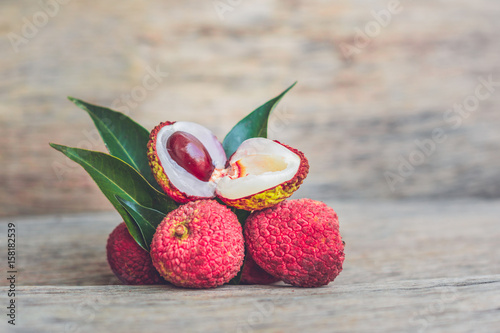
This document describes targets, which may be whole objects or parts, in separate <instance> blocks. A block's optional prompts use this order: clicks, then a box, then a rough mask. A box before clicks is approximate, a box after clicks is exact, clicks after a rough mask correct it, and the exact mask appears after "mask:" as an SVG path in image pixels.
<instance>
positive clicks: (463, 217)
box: [0, 201, 500, 332]
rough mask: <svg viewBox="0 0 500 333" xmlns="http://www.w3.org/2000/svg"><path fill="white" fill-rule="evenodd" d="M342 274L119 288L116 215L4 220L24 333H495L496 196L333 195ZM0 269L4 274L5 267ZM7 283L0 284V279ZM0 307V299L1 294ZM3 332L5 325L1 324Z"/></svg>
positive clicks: (499, 234) (0, 223)
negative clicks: (13, 251) (314, 280)
mask: <svg viewBox="0 0 500 333" xmlns="http://www.w3.org/2000/svg"><path fill="white" fill-rule="evenodd" d="M329 204H330V205H331V206H332V207H334V208H335V209H336V210H337V212H338V214H339V216H340V225H341V232H342V235H343V238H344V240H345V241H346V244H347V246H346V261H345V264H344V271H343V272H342V273H341V274H340V276H339V277H338V278H337V279H336V280H335V281H334V282H333V283H331V284H330V285H328V286H326V287H322V288H316V289H304V288H294V287H291V286H286V285H284V284H276V285H272V286H223V287H220V288H217V289H212V290H189V289H182V288H175V287H173V286H169V285H164V286H122V285H118V281H117V279H116V278H115V277H113V275H112V273H111V272H110V270H109V268H108V265H107V263H106V257H105V242H106V238H107V235H108V233H109V232H110V231H111V230H112V229H113V228H114V226H115V225H116V224H118V223H119V217H118V215H117V214H115V213H100V214H85V215H83V214H80V215H61V216H45V217H33V218H16V219H14V218H11V219H3V220H0V228H1V233H0V247H2V248H5V245H6V244H5V241H6V229H7V228H6V224H7V223H9V222H13V223H15V224H16V229H17V253H18V263H17V264H18V271H19V273H18V275H17V281H16V283H17V295H16V296H17V297H16V304H17V309H18V312H17V314H18V316H17V323H18V325H16V329H18V331H21V332H32V331H37V332H109V331H117V330H119V331H123V332H137V331H140V330H141V329H144V328H145V327H147V329H148V330H150V331H164V330H168V331H170V330H180V331H187V332H221V331H227V332H268V331H271V332H304V331H315V332H316V331H318V332H329V331H332V330H335V331H338V332H401V331H405V332H424V331H449V332H471V331H474V332H493V331H495V330H497V327H500V293H499V292H498V290H499V288H500V263H499V261H498V258H500V253H499V251H500V250H499V248H498V245H497V243H498V239H500V224H499V223H498V216H500V205H499V202H497V201H477V202H465V201H437V202H396V203H394V202H392V203H388V202H378V203H374V202H360V201H357V202H329ZM1 269H2V276H4V275H5V274H6V273H5V271H6V269H5V266H3V265H2V267H1ZM0 284H1V285H4V286H5V285H7V280H6V279H3V278H2V279H0ZM1 297H2V302H4V299H5V302H6V301H7V298H6V294H2V295H1ZM4 327H5V328H6V329H8V328H9V327H8V326H7V324H6V321H3V322H1V323H0V328H1V329H0V331H2V332H3V328H4Z"/></svg>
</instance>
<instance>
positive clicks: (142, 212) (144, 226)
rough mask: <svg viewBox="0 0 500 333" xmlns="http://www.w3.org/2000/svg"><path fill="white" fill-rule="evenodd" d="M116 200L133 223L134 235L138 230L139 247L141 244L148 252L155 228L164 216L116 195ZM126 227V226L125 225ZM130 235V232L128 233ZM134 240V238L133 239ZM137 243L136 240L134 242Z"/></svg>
mask: <svg viewBox="0 0 500 333" xmlns="http://www.w3.org/2000/svg"><path fill="white" fill-rule="evenodd" d="M116 199H117V200H118V202H120V204H121V205H122V206H123V208H124V209H125V210H126V211H127V212H128V213H129V214H130V216H132V218H133V219H134V221H135V223H136V224H135V225H133V226H131V228H132V229H133V230H134V233H136V232H137V229H136V228H135V227H137V228H138V229H139V232H140V235H141V236H142V237H141V241H140V242H139V241H138V242H137V243H138V244H139V245H141V243H143V244H144V245H145V246H142V245H141V246H142V247H143V248H144V249H145V250H146V251H148V252H149V249H150V246H151V241H152V240H153V236H154V234H155V232H156V228H157V227H158V225H159V224H160V222H161V221H163V219H164V218H165V215H166V214H163V213H162V212H159V211H157V210H155V209H152V208H148V207H145V206H142V205H140V204H138V203H137V202H132V201H128V200H125V199H123V198H122V197H120V196H119V195H116ZM127 227H128V224H127ZM129 230H130V228H129ZM130 234H132V232H130ZM134 239H135V237H134ZM136 241H137V240H136Z"/></svg>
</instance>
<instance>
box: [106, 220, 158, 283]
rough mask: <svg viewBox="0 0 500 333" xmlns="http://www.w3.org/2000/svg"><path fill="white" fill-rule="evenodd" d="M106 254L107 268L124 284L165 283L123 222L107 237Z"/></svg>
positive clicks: (147, 254) (146, 253)
mask: <svg viewBox="0 0 500 333" xmlns="http://www.w3.org/2000/svg"><path fill="white" fill-rule="evenodd" d="M106 252H107V257H108V263H109V267H111V270H112V271H113V273H114V274H115V275H116V277H117V278H118V279H119V280H120V281H121V282H123V283H124V284H137V285H140V284H162V283H165V280H163V279H162V278H161V276H160V274H158V272H157V271H156V269H155V268H154V266H153V263H152V261H151V257H150V256H149V253H148V252H147V251H146V250H144V249H143V248H142V247H140V246H139V245H138V244H137V243H136V241H135V240H134V238H132V236H131V235H130V233H129V232H128V229H127V225H126V224H125V223H124V222H122V223H120V224H119V225H118V226H117V227H116V228H115V229H114V230H113V231H112V232H111V234H110V235H109V237H108V243H107V245H106Z"/></svg>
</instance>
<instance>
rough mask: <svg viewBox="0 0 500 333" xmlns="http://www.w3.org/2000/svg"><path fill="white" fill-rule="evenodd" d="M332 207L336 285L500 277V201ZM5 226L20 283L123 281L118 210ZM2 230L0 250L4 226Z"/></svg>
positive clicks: (24, 220) (342, 204)
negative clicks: (116, 270) (117, 253)
mask: <svg viewBox="0 0 500 333" xmlns="http://www.w3.org/2000/svg"><path fill="white" fill-rule="evenodd" d="M328 204H329V205H330V206H331V207H333V208H334V209H335V210H336V211H337V213H338V214H339V217H340V226H341V234H342V236H343V239H344V240H345V242H346V261H345V265H344V271H343V272H342V274H340V276H339V277H338V280H337V281H336V283H354V282H377V281H388V280H391V281H392V280H408V279H422V278H441V277H462V276H469V275H490V274H500V261H499V260H498V259H497V258H500V248H499V247H498V245H497V244H498V239H500V224H499V223H498V221H499V218H498V216H500V203H499V202H498V201H485V202H481V201H477V202H466V201H448V202H446V201H445V202H441V201H439V202H406V203H405V202H399V203H387V202H375V203H374V202H332V201H330V202H328ZM0 221H1V223H0V225H5V223H7V222H9V221H14V222H15V223H16V225H17V230H18V238H19V242H18V247H19V251H18V253H19V257H18V260H19V265H20V272H21V278H20V283H21V284H23V285H72V286H75V285H96V284H117V283H119V282H118V280H116V279H115V278H114V276H113V275H112V273H111V272H110V270H109V268H108V265H107V262H106V254H105V244H106V239H107V236H108V234H109V233H110V232H111V230H113V228H114V227H115V226H116V225H117V224H118V223H119V222H120V221H121V220H120V217H119V216H118V215H117V214H116V213H99V214H95V213H94V214H77V215H61V216H46V217H37V218H33V217H28V218H17V219H3V220H0ZM1 232H2V236H1V238H0V245H1V244H4V242H5V241H6V240H5V236H3V235H4V233H5V232H6V228H5V227H2V230H1ZM1 246H3V245H1ZM5 283H6V282H5V281H3V280H1V281H0V285H2V284H5Z"/></svg>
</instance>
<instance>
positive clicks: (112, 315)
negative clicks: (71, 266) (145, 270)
mask: <svg viewBox="0 0 500 333" xmlns="http://www.w3.org/2000/svg"><path fill="white" fill-rule="evenodd" d="M499 288H500V275H492V276H483V277H475V278H456V279H430V280H413V281H399V282H391V283H387V282H385V283H369V284H366V283H364V284H363V283H361V284H352V285H337V284H332V285H330V286H328V287H324V288H317V289H304V288H293V287H289V286H224V287H221V288H217V289H213V290H186V289H179V288H174V287H171V286H138V287H130V286H94V287H50V286H47V287H22V288H20V289H19V292H20V295H21V296H20V297H19V305H18V306H19V309H20V310H19V315H18V316H19V317H18V318H19V319H18V326H17V327H16V328H19V329H21V330H22V331H24V330H26V331H29V330H36V331H37V332H141V331H148V332H163V331H168V332H175V331H180V332H332V331H335V332H403V331H404V332H424V331H429V332H430V331H446V332H472V331H473V332H494V331H497V330H498V328H499V327H500V307H499V306H500V293H499V292H498V290H499Z"/></svg>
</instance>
